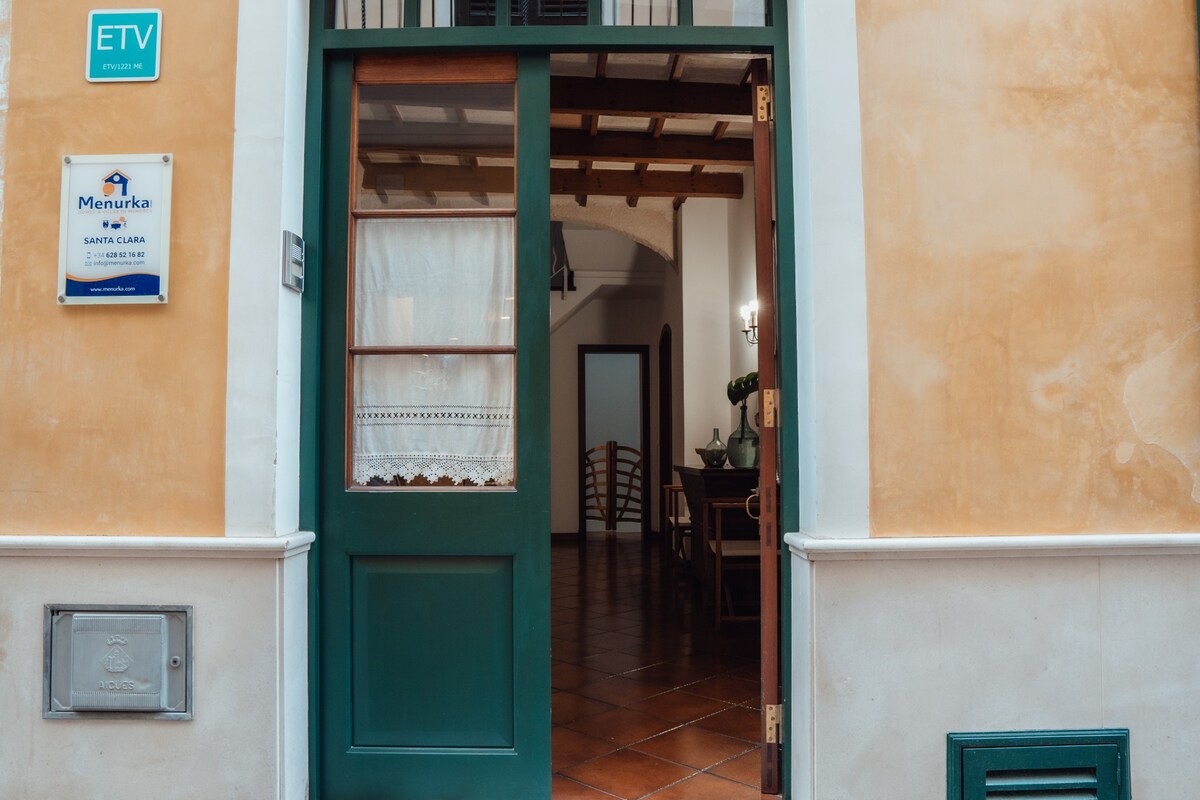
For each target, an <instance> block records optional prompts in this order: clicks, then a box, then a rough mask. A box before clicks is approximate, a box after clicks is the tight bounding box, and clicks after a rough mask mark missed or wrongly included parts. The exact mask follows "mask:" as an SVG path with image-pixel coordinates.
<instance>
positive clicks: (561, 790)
mask: <svg viewBox="0 0 1200 800" xmlns="http://www.w3.org/2000/svg"><path fill="white" fill-rule="evenodd" d="M663 562H664V560H663V559H662V558H661V554H660V552H659V550H658V548H657V546H651V547H649V548H646V547H643V546H642V544H641V542H640V540H639V539H638V538H637V537H635V536H632V535H621V536H618V537H617V538H616V539H606V538H605V537H604V536H603V535H602V534H593V537H592V539H591V540H590V541H589V544H588V551H587V555H586V558H582V559H581V558H580V556H579V550H578V548H577V546H576V545H574V544H565V545H555V546H554V547H553V548H551V565H552V575H551V623H552V624H551V640H550V652H551V659H552V663H551V684H552V685H553V694H552V696H551V708H552V717H553V723H554V731H553V738H552V749H553V769H554V800H575V798H586V799H588V800H605V799H606V798H607V800H612V798H614V797H615V798H621V799H622V800H640V798H653V800H676V799H679V800H710V798H711V800H742V798H746V799H747V800H759V798H760V797H761V795H760V793H759V790H758V786H759V783H758V780H759V774H758V770H759V766H758V763H759V762H758V751H759V742H758V737H759V712H758V706H759V688H758V629H757V626H756V625H754V624H753V623H750V624H745V623H742V624H727V625H726V626H725V627H724V628H723V629H722V630H721V632H720V633H717V632H716V631H715V630H713V629H712V619H711V612H708V611H706V610H705V608H704V605H703V602H702V600H701V598H700V597H699V589H698V587H696V586H695V585H694V584H693V583H692V582H691V581H690V580H688V579H687V578H685V577H683V576H681V575H679V574H678V573H677V572H675V571H673V569H672V567H671V566H670V564H669V563H666V564H664V563H663Z"/></svg>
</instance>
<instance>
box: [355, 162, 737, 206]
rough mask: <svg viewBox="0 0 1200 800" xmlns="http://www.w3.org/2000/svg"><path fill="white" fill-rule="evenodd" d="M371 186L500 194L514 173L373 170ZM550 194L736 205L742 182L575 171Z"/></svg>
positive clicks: (399, 167) (554, 180)
mask: <svg viewBox="0 0 1200 800" xmlns="http://www.w3.org/2000/svg"><path fill="white" fill-rule="evenodd" d="M370 174H371V175H372V177H373V178H374V179H375V185H374V186H371V187H368V188H373V189H375V190H377V191H378V190H380V189H383V190H386V189H387V188H388V187H389V185H395V186H396V188H397V189H399V188H403V189H404V190H406V191H409V192H416V193H426V192H469V193H472V194H476V193H481V192H486V193H491V194H505V193H511V192H512V191H513V171H512V170H511V169H507V168H505V167H464V166H457V165H450V164H387V163H383V164H374V165H373V167H372V169H371V173H370ZM550 191H551V193H552V194H569V195H578V194H588V195H593V194H599V195H610V196H615V197H633V196H636V197H675V196H677V195H687V196H689V197H719V198H727V199H733V200H736V199H738V198H740V197H741V196H742V193H743V185H742V176H741V174H740V173H736V172H708V173H705V174H703V175H692V174H691V173H690V172H682V171H669V172H668V171H664V170H659V171H648V172H645V173H643V174H641V175H639V174H637V173H636V172H634V171H633V170H620V169H613V170H601V169H593V170H592V171H591V172H590V173H584V172H583V171H581V170H578V169H552V170H550Z"/></svg>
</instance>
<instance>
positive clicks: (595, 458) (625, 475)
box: [583, 440, 642, 536]
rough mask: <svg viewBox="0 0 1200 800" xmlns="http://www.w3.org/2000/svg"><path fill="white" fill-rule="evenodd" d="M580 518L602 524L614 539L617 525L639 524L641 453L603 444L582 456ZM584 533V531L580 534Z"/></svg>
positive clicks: (614, 443) (615, 444) (640, 518)
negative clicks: (582, 496) (581, 512)
mask: <svg viewBox="0 0 1200 800" xmlns="http://www.w3.org/2000/svg"><path fill="white" fill-rule="evenodd" d="M583 458H584V471H583V491H584V519H585V520H596V521H598V522H603V523H604V530H605V531H606V532H607V533H608V535H609V536H614V535H615V534H616V531H617V523H620V522H636V523H638V524H639V525H640V524H641V522H642V454H641V452H640V451H639V450H636V449H634V448H632V447H626V446H625V445H621V444H617V443H616V442H615V441H611V440H610V441H607V442H605V443H604V444H601V445H597V446H596V447H593V448H592V449H590V450H588V451H587V452H586V453H584V455H583ZM584 533H585V534H586V531H584Z"/></svg>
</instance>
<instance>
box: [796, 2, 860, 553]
mask: <svg viewBox="0 0 1200 800" xmlns="http://www.w3.org/2000/svg"><path fill="white" fill-rule="evenodd" d="M855 11H856V9H855V0H798V1H797V2H795V3H793V4H791V8H790V9H789V15H788V17H789V21H788V25H789V31H788V38H789V50H790V52H791V81H792V96H793V103H794V105H793V111H792V117H793V122H792V130H793V142H794V157H795V165H796V166H795V192H796V203H795V233H796V242H797V245H796V273H797V274H796V295H797V305H798V308H797V331H796V333H797V342H796V344H797V353H798V354H799V371H800V375H799V394H800V396H799V397H798V398H796V399H795V401H796V403H797V405H798V407H799V411H800V415H801V417H800V420H799V431H798V437H799V440H800V441H799V444H800V471H801V477H800V492H801V503H800V514H801V526H802V527H803V528H804V529H805V530H809V531H812V532H813V533H814V534H815V535H817V536H821V537H854V536H867V535H869V531H870V522H871V520H870V494H871V470H870V441H869V433H870V418H869V414H868V412H869V402H868V401H869V395H868V378H869V370H868V363H867V277H866V270H867V255H866V230H865V225H866V218H865V212H864V209H863V178H862V120H861V115H860V109H859V86H858V23H857V17H856V13H855ZM785 399H786V398H785ZM788 402H791V401H788Z"/></svg>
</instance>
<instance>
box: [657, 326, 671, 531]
mask: <svg viewBox="0 0 1200 800" xmlns="http://www.w3.org/2000/svg"><path fill="white" fill-rule="evenodd" d="M674 347H675V341H674V334H673V333H672V331H671V326H670V325H663V326H662V331H661V332H660V333H659V334H658V492H657V493H656V494H655V497H656V498H657V499H658V502H659V503H662V501H663V497H662V491H663V490H662V487H664V486H667V485H668V484H670V483H672V480H671V476H672V475H674V474H675V464H674V462H675V386H674V383H675V382H674V380H673V379H672V370H673V369H674V368H675V353H674V352H673V348H674ZM665 513H666V511H665V510H664V509H660V513H659V515H658V517H659V520H660V521H661V520H663V519H664V517H663V515H664V514H665ZM665 533H666V530H665V529H664V530H660V531H659V532H658V534H659V536H663V535H664V534H665ZM663 546H664V547H667V548H669V547H670V546H671V544H670V542H667V541H666V540H665V537H664V543H663Z"/></svg>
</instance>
